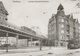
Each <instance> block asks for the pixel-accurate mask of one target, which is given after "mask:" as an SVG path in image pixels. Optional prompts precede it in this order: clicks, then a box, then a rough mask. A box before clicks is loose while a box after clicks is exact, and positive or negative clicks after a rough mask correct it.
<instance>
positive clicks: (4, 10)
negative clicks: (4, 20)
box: [0, 1, 8, 15]
mask: <svg viewBox="0 0 80 56" xmlns="http://www.w3.org/2000/svg"><path fill="white" fill-rule="evenodd" d="M0 10H1V11H3V12H4V13H5V14H6V15H8V12H7V11H6V9H5V7H4V5H3V3H2V1H0Z"/></svg>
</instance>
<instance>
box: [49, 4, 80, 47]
mask: <svg viewBox="0 0 80 56" xmlns="http://www.w3.org/2000/svg"><path fill="white" fill-rule="evenodd" d="M79 26H80V24H79V22H78V20H77V19H74V18H73V14H70V15H65V12H64V8H63V6H62V5H61V4H60V5H59V7H58V9H57V14H54V15H52V17H51V18H50V19H49V23H48V38H49V40H51V41H52V43H53V44H52V45H54V46H67V43H68V42H67V40H71V39H73V38H75V39H79Z"/></svg>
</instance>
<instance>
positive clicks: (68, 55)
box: [0, 47, 80, 56]
mask: <svg viewBox="0 0 80 56" xmlns="http://www.w3.org/2000/svg"><path fill="white" fill-rule="evenodd" d="M79 52H80V49H73V50H69V49H67V48H64V47H52V48H51V49H50V48H49V47H43V48H42V50H41V51H40V50H39V48H38V47H37V48H26V49H12V50H9V52H8V53H6V52H5V50H0V56H6V55H7V56H76V55H77V56H79V55H80V54H79Z"/></svg>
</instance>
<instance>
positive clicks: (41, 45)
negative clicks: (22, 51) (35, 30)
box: [39, 39, 42, 50]
mask: <svg viewBox="0 0 80 56" xmlns="http://www.w3.org/2000/svg"><path fill="white" fill-rule="evenodd" d="M39 41H40V50H42V40H41V39H40V40H39Z"/></svg>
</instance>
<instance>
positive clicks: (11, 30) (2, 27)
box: [0, 1, 48, 48]
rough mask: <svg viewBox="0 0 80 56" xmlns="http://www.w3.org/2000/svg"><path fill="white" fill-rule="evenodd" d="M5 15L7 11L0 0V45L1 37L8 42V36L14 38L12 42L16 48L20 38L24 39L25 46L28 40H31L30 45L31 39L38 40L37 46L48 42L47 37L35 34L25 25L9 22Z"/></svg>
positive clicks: (27, 44)
mask: <svg viewBox="0 0 80 56" xmlns="http://www.w3.org/2000/svg"><path fill="white" fill-rule="evenodd" d="M7 15H8V12H7V11H6V9H5V8H4V5H3V3H2V2H1V1H0V45H3V44H1V38H5V39H6V41H5V44H9V38H15V41H14V42H15V46H16V48H18V47H19V40H21V39H26V42H25V43H26V46H29V43H28V42H31V46H32V42H33V41H39V46H41V45H42V44H43V45H44V43H45V42H46V43H48V39H47V38H45V37H43V36H40V35H37V34H36V32H35V31H33V30H32V29H30V28H28V27H25V26H22V27H17V26H16V25H14V24H12V23H9V22H8V18H7ZM12 40H13V39H12ZM23 42H24V41H23ZM20 43H21V42H20ZM41 43H42V44H41ZM24 45H25V44H24Z"/></svg>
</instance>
